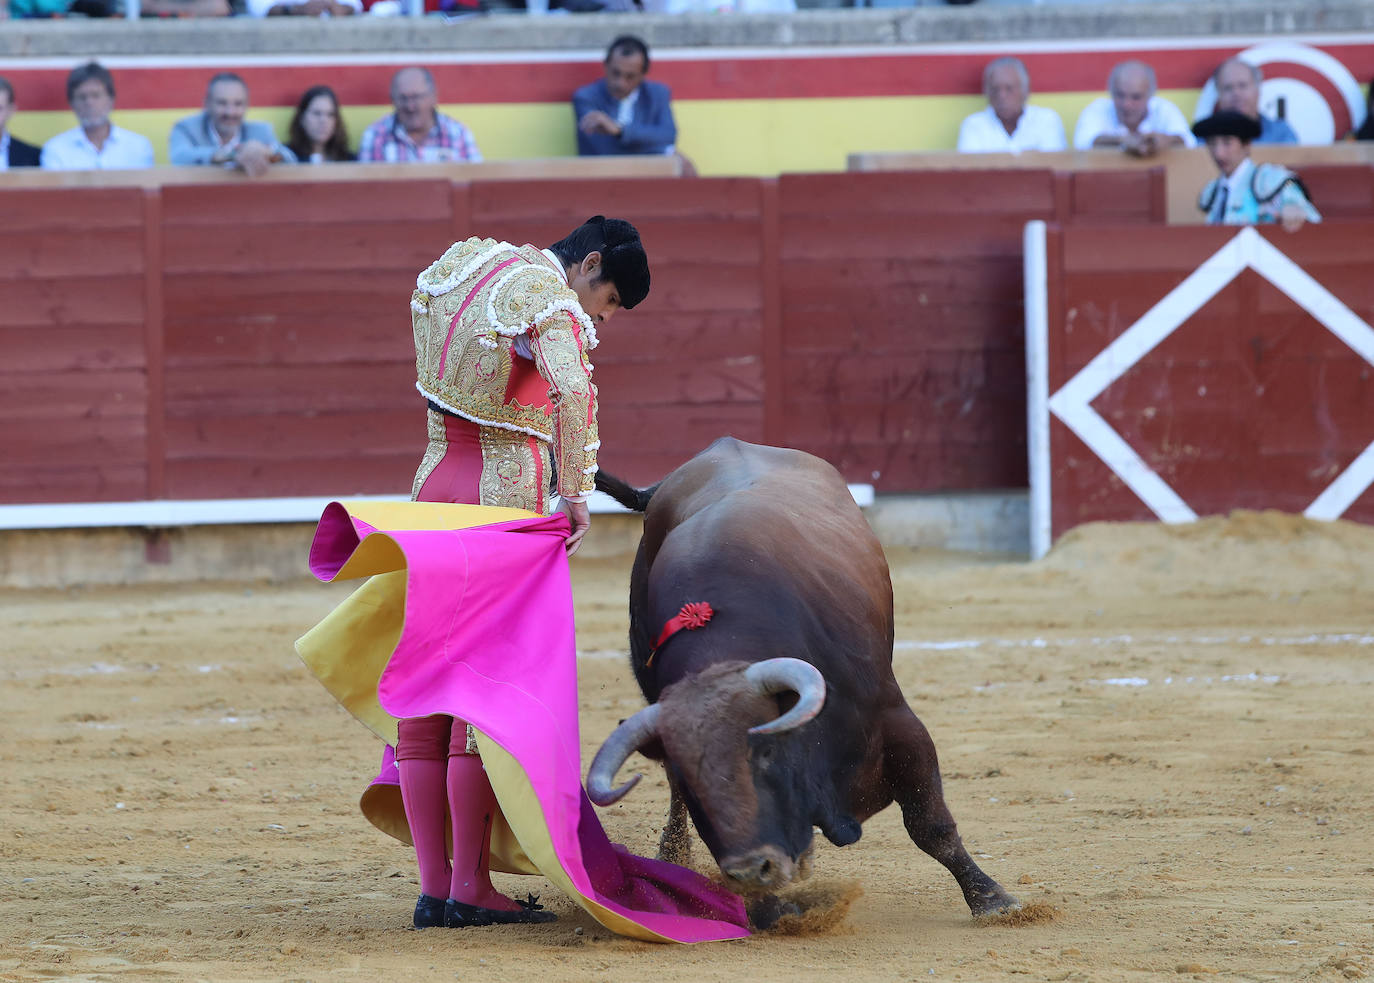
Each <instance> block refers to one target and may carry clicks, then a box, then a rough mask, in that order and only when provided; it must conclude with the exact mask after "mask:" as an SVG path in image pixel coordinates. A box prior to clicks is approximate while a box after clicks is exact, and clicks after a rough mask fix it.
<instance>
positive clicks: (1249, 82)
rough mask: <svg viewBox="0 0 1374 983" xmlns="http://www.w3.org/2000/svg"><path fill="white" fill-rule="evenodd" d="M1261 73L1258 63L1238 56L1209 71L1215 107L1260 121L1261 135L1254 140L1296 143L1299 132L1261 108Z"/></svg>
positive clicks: (1257, 141) (1259, 141)
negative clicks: (1215, 92) (1214, 91)
mask: <svg viewBox="0 0 1374 983" xmlns="http://www.w3.org/2000/svg"><path fill="white" fill-rule="evenodd" d="M1263 81H1264V73H1263V72H1262V71H1260V68H1259V66H1258V65H1252V64H1250V63H1249V62H1247V61H1241V60H1240V59H1239V58H1227V59H1226V60H1225V61H1224V62H1222V63H1221V64H1220V65H1218V66H1217V70H1216V71H1215V72H1213V73H1212V84H1213V85H1215V86H1216V90H1217V103H1216V108H1217V110H1218V111H1221V110H1229V111H1231V112H1237V113H1244V114H1245V115H1246V116H1249V117H1250V118H1251V119H1253V120H1255V121H1257V122H1258V123H1259V125H1260V135H1259V136H1258V137H1256V138H1255V143H1297V142H1298V135H1297V134H1296V133H1295V132H1293V128H1292V127H1291V126H1289V125H1288V122H1287V121H1286V120H1281V119H1275V118H1273V117H1272V116H1265V115H1264V114H1263V113H1261V112H1260V108H1259V100H1260V83H1261V82H1263Z"/></svg>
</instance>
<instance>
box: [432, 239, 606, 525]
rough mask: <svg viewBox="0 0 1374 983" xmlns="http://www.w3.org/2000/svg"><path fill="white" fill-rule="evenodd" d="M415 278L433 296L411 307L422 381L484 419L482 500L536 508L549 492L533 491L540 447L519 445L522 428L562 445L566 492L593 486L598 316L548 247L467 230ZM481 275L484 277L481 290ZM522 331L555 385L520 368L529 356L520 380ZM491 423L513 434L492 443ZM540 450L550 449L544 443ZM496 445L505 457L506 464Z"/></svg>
mask: <svg viewBox="0 0 1374 983" xmlns="http://www.w3.org/2000/svg"><path fill="white" fill-rule="evenodd" d="M512 259H515V260H516V262H515V263H511V262H510V261H511V260H512ZM502 264H509V265H505V266H503V265H502ZM484 280H485V281H486V282H485V283H483V281H484ZM417 283H418V286H419V287H420V289H419V290H418V291H417V297H418V296H420V295H423V296H424V297H425V302H424V303H423V304H415V305H414V307H413V322H414V329H415V367H416V372H417V378H418V381H419V388H420V391H421V392H422V393H424V394H425V395H426V396H428V397H430V398H431V399H433V400H434V401H435V402H437V403H439V404H441V405H443V406H444V407H445V408H446V409H448V410H449V411H451V412H453V413H456V414H457V415H458V416H461V417H464V418H466V419H468V420H471V421H472V422H474V423H477V424H479V425H482V426H483V433H484V437H483V461H484V466H483V473H482V496H483V501H488V496H494V497H492V498H491V503H492V504H510V505H517V506H518V507H520V508H538V506H539V503H542V502H543V500H544V499H543V494H542V492H541V493H539V494H538V495H536V494H535V492H533V491H531V489H532V488H533V487H534V485H535V484H536V482H535V480H534V471H533V466H534V461H533V453H532V452H531V451H530V450H529V449H528V447H525V448H524V449H523V450H520V451H518V452H517V451H516V450H514V449H513V447H514V444H513V443H512V442H513V441H515V440H517V439H520V438H519V437H518V435H519V434H529V435H531V436H534V437H537V438H538V439H539V440H540V441H542V442H547V443H550V444H554V445H555V446H556V448H557V453H558V455H559V460H558V475H559V486H560V490H561V491H562V492H564V493H565V494H576V493H578V492H584V491H590V490H591V487H592V475H591V472H594V471H595V469H596V454H595V448H596V447H597V445H598V437H597V427H596V387H595V386H594V385H592V383H591V372H592V365H591V362H590V361H589V360H588V359H587V356H586V352H585V350H584V349H585V348H586V347H587V346H589V345H590V335H589V328H590V322H588V321H586V315H585V314H583V313H582V309H581V308H580V307H579V306H578V302H577V294H576V293H575V292H574V291H573V290H571V289H570V288H569V287H568V286H567V285H566V284H565V283H564V281H563V278H562V277H561V276H560V275H559V273H558V271H557V270H556V269H555V267H554V266H553V264H551V263H550V261H549V259H548V257H546V256H545V255H544V254H543V253H542V252H541V251H540V250H538V249H535V248H534V247H533V246H519V247H516V246H511V245H508V244H506V243H499V242H496V241H495V240H492V239H469V240H468V241H467V242H463V243H455V244H454V245H453V246H451V247H450V248H449V250H448V251H447V252H445V253H444V255H443V256H441V257H440V258H439V260H438V261H437V262H436V263H434V264H433V265H431V266H430V267H429V268H428V269H426V270H425V271H424V272H423V273H421V274H420V277H419V279H418V281H417ZM478 284H482V286H481V287H480V288H479V289H477V290H476V291H475V292H474V289H473V288H474V287H476V286H477V285H478ZM465 304H466V306H465ZM421 308H423V310H422V309H421ZM460 310H461V312H462V313H461V316H459V311H460ZM455 318H456V319H457V320H456V321H455ZM579 324H580V325H581V330H582V334H581V336H580V338H579V335H578V332H577V326H578V325H579ZM536 325H537V328H536V327H535V326H536ZM520 335H526V336H528V337H529V339H530V345H531V352H532V354H534V355H535V356H536V366H537V368H538V371H539V375H540V376H541V377H542V378H543V380H544V382H545V383H546V384H547V389H545V388H544V387H542V386H537V385H530V384H529V382H530V380H528V379H524V378H521V377H520V372H521V371H524V370H526V369H528V368H529V366H528V363H521V368H520V369H519V370H517V371H516V372H515V378H514V382H515V385H512V381H513V376H512V371H513V367H514V366H515V362H514V360H515V358H516V356H515V353H514V347H515V346H514V339H515V338H516V337H518V336H520ZM445 349H447V350H446V351H445ZM441 363H442V366H443V371H442V372H441V371H440V365H441ZM545 393H546V395H545ZM541 395H543V398H542V399H541V398H539V397H540V396H541ZM555 401H556V402H557V407H556V408H557V416H556V419H555V416H554V413H553V411H554V409H555V406H554V403H555ZM555 422H556V423H557V428H558V432H557V433H556V434H555V433H554V426H555ZM489 431H490V432H492V433H506V434H508V436H509V440H507V441H498V442H497V443H498V444H501V445H502V449H501V450H500V451H499V452H498V451H497V450H496V449H495V448H496V444H493V445H492V446H491V447H490V448H489V447H488V444H489V441H488V438H487V437H486V434H487V433H488V432H489ZM539 453H540V454H541V456H542V457H545V458H547V457H548V449H547V448H545V447H543V446H541V447H540V449H539ZM427 454H428V452H427ZM489 455H494V456H495V457H500V458H501V461H500V462H498V463H499V464H500V465H501V466H498V463H493V458H492V456H489ZM431 470H432V468H431ZM543 473H544V474H546V475H547V474H549V473H550V472H549V469H548V468H547V467H546V468H545V469H544V471H543ZM417 478H418V476H417ZM416 487H417V489H418V487H419V485H418V484H417V486H416ZM516 489H522V490H518V491H517V490H516ZM511 497H513V498H515V499H517V500H518V501H511V500H509V499H510V498H511Z"/></svg>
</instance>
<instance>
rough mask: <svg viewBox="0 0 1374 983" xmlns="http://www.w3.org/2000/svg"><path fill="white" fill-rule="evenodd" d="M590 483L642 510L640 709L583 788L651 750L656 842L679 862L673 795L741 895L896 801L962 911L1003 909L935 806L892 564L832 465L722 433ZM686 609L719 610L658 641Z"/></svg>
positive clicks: (600, 799)
mask: <svg viewBox="0 0 1374 983" xmlns="http://www.w3.org/2000/svg"><path fill="white" fill-rule="evenodd" d="M597 485H598V487H599V488H601V489H602V490H604V491H606V492H608V493H610V494H611V495H613V496H614V497H615V498H616V499H617V500H619V501H620V502H621V503H622V504H624V505H626V506H627V507H630V508H633V509H637V510H639V511H643V512H644V513H645V516H644V535H643V538H642V540H641V541H640V545H639V553H638V555H637V556H636V558H635V564H634V570H633V573H632V575H631V580H630V661H631V666H632V668H633V670H634V674H635V679H636V680H637V681H638V683H639V686H640V689H641V690H642V691H643V693H644V696H645V698H646V699H647V700H648V701H649V703H650V706H648V707H646V708H645V709H644V710H642V711H640V712H639V713H638V714H636V715H635V716H634V717H632V718H631V719H630V720H627V721H625V722H624V723H623V724H621V726H620V727H619V728H618V729H617V730H616V732H615V734H613V735H611V737H610V738H608V739H607V741H606V743H605V744H604V745H603V746H602V749H601V751H600V752H598V754H597V758H596V760H595V761H594V762H593V764H592V768H591V770H590V772H589V774H588V778H587V789H588V793H589V795H590V796H591V798H592V800H593V801H595V802H597V803H598V804H600V805H606V804H609V803H610V802H614V801H615V800H616V799H618V798H619V797H620V796H621V795H623V794H624V793H625V792H626V791H627V790H628V789H629V787H630V786H631V785H633V781H632V782H630V783H628V784H627V785H625V786H623V787H621V788H614V787H613V782H614V778H615V773H616V771H618V770H619V768H620V766H621V765H622V764H623V763H624V761H625V759H626V758H627V757H628V756H629V754H630V753H632V752H633V751H634V750H636V749H640V750H643V751H644V752H645V753H646V754H649V755H651V756H655V757H660V758H662V759H663V762H664V766H665V768H666V770H667V774H668V779H669V784H670V786H671V789H672V798H673V802H672V805H671V806H670V815H669V823H668V826H667V828H666V829H665V830H664V838H663V843H662V844H661V846H662V849H663V853H664V855H665V856H667V857H669V858H673V857H677V858H678V859H681V858H682V856H683V853H682V850H681V845H682V844H683V843H684V842H685V840H684V839H683V836H684V834H685V816H684V815H683V806H685V808H686V811H687V812H688V813H690V814H691V816H692V819H693V820H694V822H695V824H696V828H697V832H698V833H699V834H700V835H701V838H702V840H703V842H705V844H706V846H707V847H708V848H709V849H710V851H711V854H712V856H713V857H714V858H715V859H716V862H717V863H718V864H719V865H720V869H721V872H722V873H723V874H724V875H725V876H726V877H727V878H728V879H729V880H730V881H731V882H732V883H733V884H734V885H735V886H736V887H738V888H740V889H742V890H746V891H768V890H772V889H775V888H778V887H781V886H783V885H785V884H786V883H787V882H788V881H790V880H792V879H793V878H794V877H795V876H804V875H805V873H806V869H807V866H808V860H809V856H810V851H811V849H812V841H813V828H815V827H819V828H820V829H821V831H822V833H824V835H825V836H826V837H827V838H828V839H829V840H830V841H831V842H833V843H835V844H837V845H839V846H844V845H847V844H849V843H853V842H854V841H855V840H857V839H858V838H859V836H860V834H861V832H862V828H861V823H862V822H863V821H864V820H865V819H867V818H868V817H869V816H871V815H873V814H874V813H876V812H878V811H879V810H881V809H883V808H885V807H887V806H888V805H889V804H890V803H892V802H893V801H896V802H897V803H898V804H899V805H900V806H901V809H902V816H903V820H904V822H905V824H906V828H907V832H908V833H909V834H910V835H911V838H912V840H913V841H915V843H916V845H917V846H919V847H920V848H921V849H922V850H924V851H925V852H926V853H928V854H930V855H931V856H932V857H934V858H935V859H936V860H938V861H939V862H940V863H942V864H944V866H945V867H947V868H948V869H949V871H950V872H951V873H952V874H953V875H954V877H955V878H956V879H957V880H958V882H959V886H960V887H961V888H962V889H963V892H964V898H965V900H966V901H967V902H968V905H969V908H970V909H971V910H972V911H973V913H974V914H975V915H979V914H986V913H989V912H994V911H999V910H1003V909H1006V908H1010V907H1014V906H1015V905H1016V904H1017V902H1016V900H1015V899H1014V898H1012V897H1011V896H1010V895H1009V894H1007V893H1006V892H1005V891H1004V890H1003V889H1002V888H1001V886H1000V885H998V884H997V882H996V881H994V880H993V879H992V878H990V877H988V876H987V875H986V874H984V873H983V871H981V870H980V869H979V868H978V866H977V865H976V864H975V863H974V862H973V860H972V858H971V857H969V855H968V851H967V850H965V849H964V846H963V843H962V842H961V841H960V838H959V834H958V830H957V828H956V826H955V823H954V819H953V817H952V816H951V815H950V813H949V810H948V809H947V808H946V806H945V802H944V796H943V794H942V791H941V784H940V770H939V764H938V760H937V757H936V754H935V746H934V744H933V742H932V741H931V739H930V735H929V734H928V733H927V732H926V729H925V727H923V726H922V724H921V722H920V721H919V720H918V719H917V718H916V716H915V714H913V713H912V712H911V709H910V708H909V707H908V706H907V704H906V700H905V699H904V698H903V696H902V693H901V690H900V688H899V687H898V685H897V681H896V679H895V678H894V677H893V675H892V631H893V629H892V585H891V580H890V578H889V576H888V570H887V562H886V560H885V558H884V556H883V551H882V547H881V546H880V545H879V543H878V541H877V539H876V538H875V537H874V536H873V533H872V531H871V530H870V529H869V527H868V523H867V522H866V521H865V520H864V517H863V515H862V514H861V513H860V512H859V510H858V507H857V506H856V505H855V504H854V500H853V498H852V497H851V495H850V493H849V490H848V488H847V487H846V485H845V483H844V481H843V479H841V477H840V475H839V474H838V473H837V472H836V471H835V469H834V468H832V467H831V466H830V465H828V464H826V463H825V462H824V461H822V460H820V459H819V458H816V457H812V456H811V455H809V454H803V453H801V452H799V451H793V450H784V449H780V448H774V447H760V446H756V445H753V444H747V443H744V442H742V441H737V440H734V439H731V438H723V439H721V440H718V441H716V442H715V443H714V444H712V445H711V446H710V447H709V448H707V449H706V450H705V451H703V452H702V453H701V454H699V455H697V456H696V457H695V458H693V459H692V460H691V461H689V462H687V463H686V464H684V465H683V466H682V467H680V468H679V469H677V470H676V471H674V472H673V473H672V474H670V475H669V476H668V477H667V478H665V479H664V480H663V481H662V482H660V483H659V484H658V485H657V486H656V487H654V488H652V489H649V490H648V491H640V490H638V489H633V488H631V487H629V486H627V485H625V484H624V483H623V482H619V481H617V480H616V479H614V478H611V477H610V476H608V475H605V474H601V475H598V478H597ZM689 602H707V603H709V604H710V605H711V606H712V607H713V608H714V612H715V613H714V616H713V617H712V618H711V620H710V621H709V622H708V623H707V624H705V625H704V626H701V627H700V628H697V629H696V630H684V631H679V632H678V633H676V634H674V635H673V636H672V637H671V638H670V639H669V640H667V641H666V642H665V643H664V644H663V646H662V647H661V648H660V649H659V650H658V651H655V650H654V643H655V640H656V639H657V638H658V635H659V633H660V631H661V630H662V628H663V626H664V624H665V623H666V622H667V621H668V619H670V618H672V617H673V616H674V615H675V614H677V613H678V611H679V610H680V609H681V608H682V606H683V605H684V604H687V603H689ZM636 777H637V776H636Z"/></svg>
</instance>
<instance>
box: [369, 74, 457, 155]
mask: <svg viewBox="0 0 1374 983" xmlns="http://www.w3.org/2000/svg"><path fill="white" fill-rule="evenodd" d="M438 103H439V93H438V91H437V90H436V89H435V86H434V76H433V75H431V74H430V73H429V69H427V68H421V67H418V66H416V67H413V68H403V69H401V70H400V71H399V72H397V73H396V74H395V75H394V76H393V77H392V79H391V104H392V106H394V107H395V109H396V111H395V112H394V113H389V114H388V115H386V116H383V117H382V118H381V119H379V120H377V122H375V123H373V124H372V125H371V126H369V127H368V128H367V129H366V130H364V131H363V136H362V141H361V142H360V143H359V145H358V160H360V161H368V162H373V163H384V164H396V163H413V162H415V161H425V162H434V161H454V160H465V161H480V160H481V159H482V152H481V151H480V150H478V149H477V141H476V140H474V139H473V138H472V131H471V130H469V129H468V128H467V127H466V126H464V125H463V124H462V123H460V122H458V121H457V120H456V119H453V118H452V117H449V116H445V115H444V114H443V113H441V112H439V110H438V108H437V106H438Z"/></svg>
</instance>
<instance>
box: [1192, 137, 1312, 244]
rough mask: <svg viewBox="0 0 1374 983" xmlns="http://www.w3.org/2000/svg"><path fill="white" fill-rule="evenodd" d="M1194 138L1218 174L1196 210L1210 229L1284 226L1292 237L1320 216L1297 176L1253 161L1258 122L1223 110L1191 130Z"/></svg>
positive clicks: (1199, 200)
mask: <svg viewBox="0 0 1374 983" xmlns="http://www.w3.org/2000/svg"><path fill="white" fill-rule="evenodd" d="M1193 135H1194V136H1196V137H1197V138H1198V139H1199V140H1204V141H1206V143H1207V152H1208V153H1210V154H1211V155H1212V161H1213V162H1214V163H1215V164H1216V165H1217V170H1218V171H1220V172H1221V173H1220V175H1219V176H1218V177H1215V178H1213V179H1212V180H1211V181H1209V182H1208V184H1207V187H1205V188H1203V189H1202V194H1201V195H1200V196H1198V208H1200V209H1202V211H1203V212H1204V213H1206V215H1207V222H1208V224H1209V225H1254V224H1256V223H1264V222H1281V223H1282V224H1283V227H1284V228H1285V229H1287V230H1288V231H1289V232H1294V231H1296V230H1297V229H1299V228H1301V227H1302V224H1303V223H1304V222H1320V221H1321V220H1322V217H1321V215H1320V213H1318V211H1317V210H1316V209H1315V208H1313V207H1312V202H1311V201H1309V200H1308V197H1307V189H1306V188H1304V187H1303V184H1302V181H1301V180H1300V179H1299V178H1298V176H1297V175H1296V174H1294V173H1293V172H1292V171H1290V170H1288V168H1286V167H1280V166H1279V165H1278V164H1256V163H1254V162H1253V161H1252V160H1250V144H1251V143H1253V142H1254V140H1255V138H1256V137H1258V136H1259V135H1260V124H1259V120H1257V119H1255V118H1253V117H1251V116H1247V115H1246V114H1245V113H1238V112H1235V111H1234V110H1222V111H1221V112H1217V113H1213V114H1212V115H1211V116H1208V117H1207V118H1206V119H1203V120H1198V122H1197V123H1195V124H1194V125H1193Z"/></svg>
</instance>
